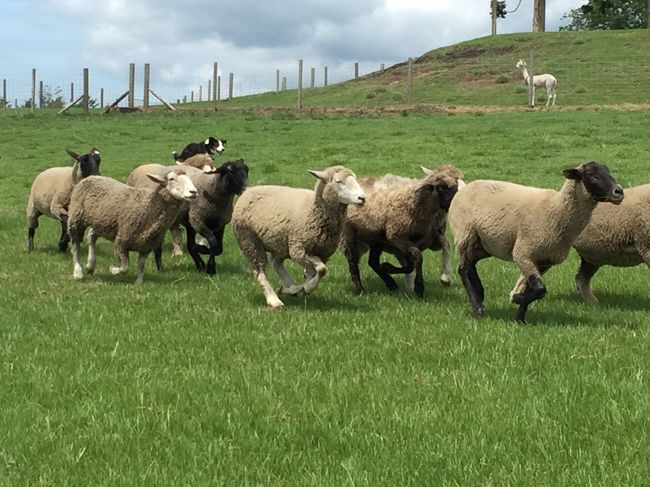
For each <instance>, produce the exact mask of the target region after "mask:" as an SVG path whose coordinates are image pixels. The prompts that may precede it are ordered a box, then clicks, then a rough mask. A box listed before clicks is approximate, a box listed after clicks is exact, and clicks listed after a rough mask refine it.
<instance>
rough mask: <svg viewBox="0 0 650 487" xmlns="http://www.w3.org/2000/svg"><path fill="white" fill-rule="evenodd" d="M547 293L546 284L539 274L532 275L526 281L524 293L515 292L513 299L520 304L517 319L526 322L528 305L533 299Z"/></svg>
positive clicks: (519, 321) (522, 322) (535, 299)
mask: <svg viewBox="0 0 650 487" xmlns="http://www.w3.org/2000/svg"><path fill="white" fill-rule="evenodd" d="M545 295H546V286H544V283H543V282H542V280H541V279H540V278H539V277H538V276H530V277H529V278H528V281H527V282H526V288H525V289H524V291H523V292H522V293H518V294H515V295H514V296H513V297H512V301H513V303H515V304H518V305H519V309H518V310H517V315H516V316H515V321H517V322H518V323H521V324H526V311H527V310H528V305H529V304H530V303H532V302H533V301H537V300H538V299H542V298H543V297H544V296H545Z"/></svg>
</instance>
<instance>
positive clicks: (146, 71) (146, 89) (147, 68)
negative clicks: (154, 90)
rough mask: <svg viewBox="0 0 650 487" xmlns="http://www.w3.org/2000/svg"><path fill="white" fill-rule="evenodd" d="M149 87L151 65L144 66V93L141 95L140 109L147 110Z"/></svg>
mask: <svg viewBox="0 0 650 487" xmlns="http://www.w3.org/2000/svg"><path fill="white" fill-rule="evenodd" d="M150 85H151V65H150V64H149V63H145V65H144V93H143V94H142V107H143V108H144V109H145V110H146V109H147V108H149V87H150Z"/></svg>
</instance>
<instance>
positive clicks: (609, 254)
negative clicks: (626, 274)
mask: <svg viewBox="0 0 650 487" xmlns="http://www.w3.org/2000/svg"><path fill="white" fill-rule="evenodd" d="M573 247H574V248H575V249H576V250H577V251H578V254H580V258H581V262H580V268H579V269H578V273H577V274H576V279H575V281H576V287H577V289H578V292H579V293H580V296H582V298H583V299H584V300H585V301H588V302H592V303H593V302H597V301H598V300H597V299H596V297H595V296H594V295H593V293H592V292H591V286H590V282H591V278H592V277H593V276H594V274H595V273H596V271H598V269H599V268H600V267H601V266H604V265H611V266H615V267H630V266H635V265H638V264H642V263H644V262H645V264H646V265H647V266H648V267H650V184H645V185H643V186H636V187H634V188H629V189H626V190H625V200H624V201H623V203H621V204H620V205H618V206H612V205H598V207H596V209H595V210H594V212H593V214H592V215H591V220H590V221H589V225H587V227H586V228H585V229H584V230H583V232H582V233H581V234H580V236H579V237H578V239H577V240H576V241H575V242H574V244H573Z"/></svg>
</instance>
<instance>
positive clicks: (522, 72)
mask: <svg viewBox="0 0 650 487" xmlns="http://www.w3.org/2000/svg"><path fill="white" fill-rule="evenodd" d="M519 69H521V74H522V76H523V77H524V81H525V82H526V84H528V80H529V79H530V76H529V75H528V69H526V66H522V67H521V68H519Z"/></svg>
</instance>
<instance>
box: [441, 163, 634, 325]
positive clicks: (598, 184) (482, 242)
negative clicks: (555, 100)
mask: <svg viewBox="0 0 650 487" xmlns="http://www.w3.org/2000/svg"><path fill="white" fill-rule="evenodd" d="M564 177H565V178H566V181H565V182H564V185H563V186H562V189H560V191H554V190H552V189H539V188H532V187H529V186H521V185H518V184H514V183H508V182H504V181H485V180H479V181H473V182H471V183H469V184H467V186H465V187H464V188H463V190H462V191H461V192H459V193H458V194H457V195H456V197H455V198H454V199H453V201H452V203H451V207H450V208H449V226H450V228H451V231H452V234H453V236H454V241H455V243H456V249H457V252H458V259H459V267H458V273H459V275H460V277H461V280H462V282H463V285H464V286H465V290H466V292H467V296H468V298H469V302H470V304H471V306H472V308H473V310H474V312H475V313H476V314H477V315H479V316H480V315H483V314H484V313H485V306H484V305H483V299H484V290H483V284H482V283H481V279H480V278H479V275H478V272H477V270H476V263H477V262H478V261H479V260H481V259H484V258H486V257H491V256H493V257H497V258H499V259H501V260H507V261H511V262H512V261H513V262H514V263H515V264H517V266H518V267H519V269H520V270H521V277H520V278H519V281H518V282H517V285H516V286H515V288H514V289H513V292H512V293H511V295H510V300H511V301H512V302H513V303H515V304H518V305H519V309H518V311H517V315H516V317H515V320H516V321H517V322H519V323H525V322H526V311H527V308H528V305H529V304H530V303H532V302H533V301H535V300H537V299H541V298H543V297H544V295H545V294H546V287H545V286H544V283H543V282H542V279H541V277H542V275H543V274H544V273H545V272H546V271H547V270H548V269H549V268H550V267H551V266H553V265H555V264H559V263H561V262H562V261H564V260H565V259H566V257H567V255H568V253H569V250H570V249H571V245H572V244H573V242H574V241H575V239H576V238H578V235H580V232H582V230H584V228H585V227H586V226H587V224H588V222H589V218H590V217H591V213H592V212H593V210H594V208H596V204H597V203H598V202H600V201H607V202H611V203H614V204H620V203H621V202H622V201H623V197H624V193H623V188H622V187H621V186H620V185H619V184H617V183H616V181H615V180H614V178H613V177H612V176H611V174H610V172H609V169H608V168H607V166H606V165H604V164H601V163H598V162H594V161H591V162H587V163H583V164H580V165H579V166H578V167H577V168H571V169H565V170H564Z"/></svg>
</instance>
